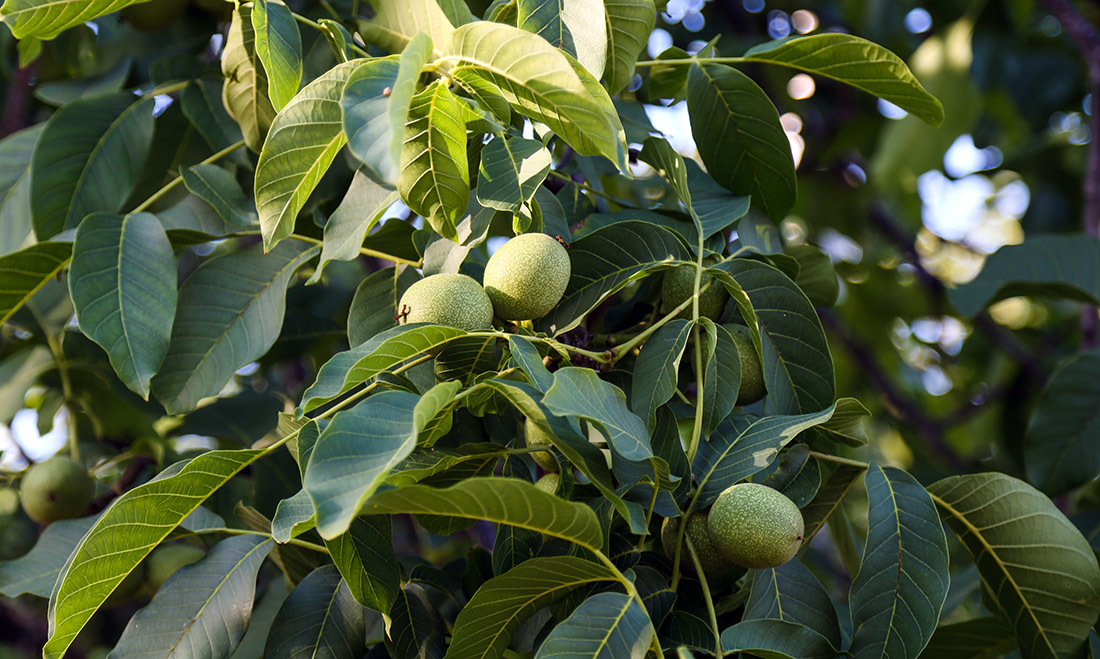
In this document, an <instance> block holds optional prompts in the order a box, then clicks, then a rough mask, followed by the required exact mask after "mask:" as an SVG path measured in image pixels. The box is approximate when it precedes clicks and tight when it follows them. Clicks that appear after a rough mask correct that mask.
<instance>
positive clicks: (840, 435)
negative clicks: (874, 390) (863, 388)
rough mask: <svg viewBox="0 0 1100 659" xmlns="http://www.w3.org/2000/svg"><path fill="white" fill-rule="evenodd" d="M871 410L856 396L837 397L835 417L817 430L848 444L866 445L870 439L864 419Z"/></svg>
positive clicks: (828, 437) (824, 435) (829, 437)
mask: <svg viewBox="0 0 1100 659" xmlns="http://www.w3.org/2000/svg"><path fill="white" fill-rule="evenodd" d="M868 416H871V412H870V411H869V410H868V409H867V408H866V407H864V406H863V403H861V402H859V401H858V400H856V399H855V398H837V399H836V412H834V413H833V418H831V419H829V420H828V421H827V422H826V423H823V424H821V425H820V426H818V428H817V430H818V432H819V433H820V435H821V436H822V437H825V438H826V439H829V440H832V441H836V442H841V443H844V444H847V445H848V446H853V447H859V446H866V445H867V444H868V443H869V442H870V439H868V437H867V428H866V427H865V425H864V423H863V420H864V418H865V417H868Z"/></svg>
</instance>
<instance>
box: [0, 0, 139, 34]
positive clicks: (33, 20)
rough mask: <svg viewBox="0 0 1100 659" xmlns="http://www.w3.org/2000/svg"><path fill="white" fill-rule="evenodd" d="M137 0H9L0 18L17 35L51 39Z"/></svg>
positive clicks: (0, 10) (1, 9)
mask: <svg viewBox="0 0 1100 659" xmlns="http://www.w3.org/2000/svg"><path fill="white" fill-rule="evenodd" d="M137 1H140V0H137ZM134 3H135V0H63V1H61V2H57V1H56V0H53V1H48V0H7V1H6V2H5V3H4V6H3V7H0V20H3V22H4V24H5V25H7V26H8V28H9V29H11V33H12V35H14V36H15V38H16V39H27V40H28V41H31V40H32V39H31V38H32V37H33V38H34V39H40V40H43V41H48V40H50V39H53V38H54V37H56V36H57V35H59V34H61V33H62V32H64V31H65V30H67V29H69V28H71V27H75V26H77V25H81V24H83V23H86V22H88V21H90V20H92V19H93V18H98V17H99V16H103V15H105V14H110V13H111V12H115V11H118V10H119V9H122V8H123V7H125V6H127V5H131V4H134Z"/></svg>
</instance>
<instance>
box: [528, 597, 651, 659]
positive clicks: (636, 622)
mask: <svg viewBox="0 0 1100 659" xmlns="http://www.w3.org/2000/svg"><path fill="white" fill-rule="evenodd" d="M655 634H656V632H655V631H654V629H653V623H652V621H650V619H649V614H648V613H646V610H645V609H644V608H642V605H641V604H639V603H638V600H636V599H634V598H633V597H631V596H630V595H625V594H623V593H600V594H599V595H593V596H592V597H589V598H588V599H586V600H585V601H584V602H583V603H582V604H581V605H580V606H578V607H577V608H576V609H575V610H574V611H573V613H572V614H570V616H569V617H568V618H566V619H565V620H563V621H561V622H560V623H558V625H557V626H556V627H554V630H553V631H551V632H550V635H549V636H547V637H546V640H544V641H543V642H542V645H540V646H539V651H538V653H537V654H535V658H536V659H548V658H550V657H575V658H578V659H579V658H580V657H632V658H633V657H644V656H645V654H646V650H647V649H648V648H649V645H650V643H652V641H653V637H654V635H655Z"/></svg>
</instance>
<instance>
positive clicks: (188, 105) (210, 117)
mask: <svg viewBox="0 0 1100 659" xmlns="http://www.w3.org/2000/svg"><path fill="white" fill-rule="evenodd" d="M225 108H226V106H225V103H223V102H222V98H221V90H220V88H219V85H218V84H217V83H215V82H214V81H213V80H210V79H206V78H204V79H201V80H192V81H191V82H189V83H188V84H187V86H186V87H184V88H183V91H182V92H180V110H182V111H183V115H184V116H185V117H187V120H188V121H190V122H191V125H192V126H194V127H195V130H197V131H199V135H202V138H203V139H204V140H206V143H207V145H209V146H210V148H211V149H213V150H215V151H221V150H222V149H224V148H226V147H228V146H229V145H231V144H235V143H236V142H239V141H241V140H242V139H243V136H242V135H241V129H240V127H239V126H237V123H236V121H234V120H233V118H232V117H230V116H229V113H228V112H227V111H226V109H225ZM273 114H274V113H273Z"/></svg>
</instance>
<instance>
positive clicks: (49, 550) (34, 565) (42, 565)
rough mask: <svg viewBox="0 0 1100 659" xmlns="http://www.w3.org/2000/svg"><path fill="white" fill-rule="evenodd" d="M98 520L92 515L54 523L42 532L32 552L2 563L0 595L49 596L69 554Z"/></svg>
mask: <svg viewBox="0 0 1100 659" xmlns="http://www.w3.org/2000/svg"><path fill="white" fill-rule="evenodd" d="M95 521H96V517H94V516H93V517H82V518H80V519H62V520H58V521H56V522H53V523H52V524H50V525H49V526H47V527H46V528H45V529H44V530H43V531H42V535H40V536H38V541H37V542H35V543H34V547H33V548H32V549H31V550H30V551H29V552H27V553H26V554H24V555H22V556H20V557H19V558H17V559H15V560H11V561H2V562H0V595H3V596H4V597H13V598H14V597H19V596H20V595H23V594H25V593H29V594H31V595H34V596H35V597H43V598H45V597H49V596H50V593H51V592H52V591H53V585H54V583H55V582H56V581H57V575H58V574H59V573H60V572H61V568H62V567H64V565H65V561H67V560H68V558H69V554H71V553H72V552H73V549H75V548H76V546H77V544H78V543H79V542H80V539H81V538H83V537H84V534H85V533H87V532H88V529H90V528H92V524H94V523H95Z"/></svg>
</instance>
